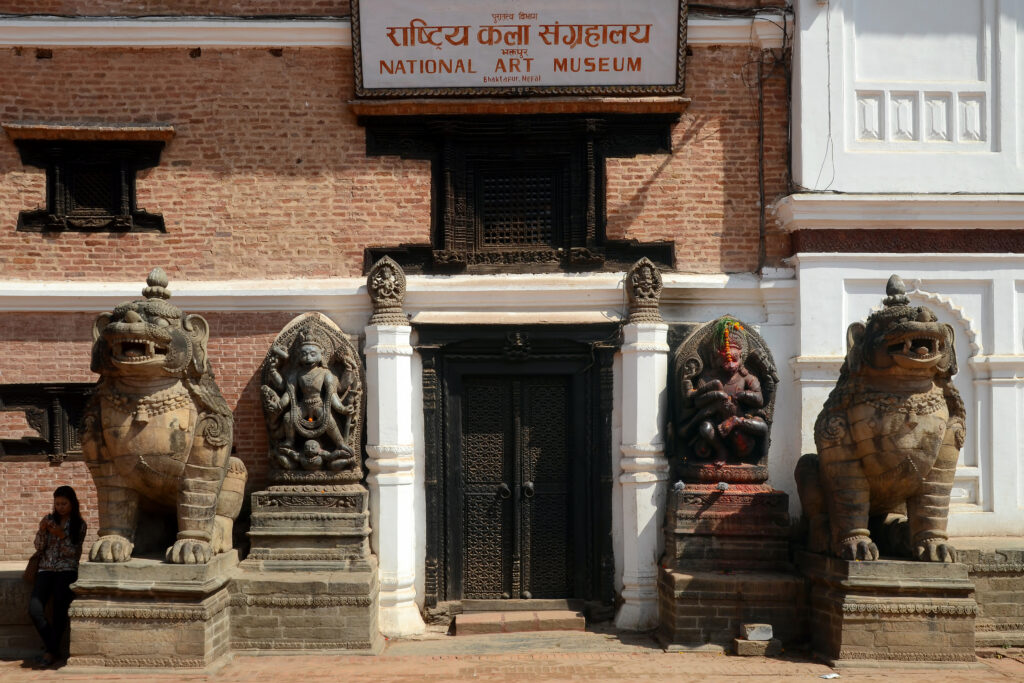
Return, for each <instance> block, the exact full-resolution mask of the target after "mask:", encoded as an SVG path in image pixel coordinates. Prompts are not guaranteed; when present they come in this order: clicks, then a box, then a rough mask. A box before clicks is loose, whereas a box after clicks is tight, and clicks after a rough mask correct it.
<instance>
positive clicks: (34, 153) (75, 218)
mask: <svg viewBox="0 0 1024 683" xmlns="http://www.w3.org/2000/svg"><path fill="white" fill-rule="evenodd" d="M15 142H16V144H17V145H18V151H19V152H20V153H21V160H22V163H24V164H26V165H29V166H36V167H38V168H43V169H46V208H45V209H33V210H28V211H22V212H20V213H19V214H18V230H20V231H25V232H42V231H50V230H74V231H78V232H101V231H117V232H164V219H163V216H161V215H160V214H158V213H150V212H149V211H146V210H145V209H142V208H139V207H138V206H137V205H136V203H135V177H136V174H137V173H138V172H139V171H141V170H143V169H147V168H152V167H154V166H156V165H157V164H158V163H159V162H160V153H161V151H162V150H163V147H164V142H163V140H50V139H38V140H37V139H28V138H25V139H18V140H16V141H15Z"/></svg>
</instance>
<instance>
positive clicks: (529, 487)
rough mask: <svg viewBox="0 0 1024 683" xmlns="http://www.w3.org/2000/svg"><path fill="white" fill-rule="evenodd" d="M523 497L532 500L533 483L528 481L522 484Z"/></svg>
mask: <svg viewBox="0 0 1024 683" xmlns="http://www.w3.org/2000/svg"><path fill="white" fill-rule="evenodd" d="M523 496H524V497H525V498H533V482H532V481H528V482H526V483H525V484H523Z"/></svg>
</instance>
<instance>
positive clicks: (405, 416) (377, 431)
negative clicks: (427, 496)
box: [366, 325, 425, 637]
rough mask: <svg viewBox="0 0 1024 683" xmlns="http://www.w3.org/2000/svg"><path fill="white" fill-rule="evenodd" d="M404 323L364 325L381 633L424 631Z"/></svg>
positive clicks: (409, 370) (408, 359)
mask: <svg viewBox="0 0 1024 683" xmlns="http://www.w3.org/2000/svg"><path fill="white" fill-rule="evenodd" d="M411 334H412V328H411V327H410V326H408V325H369V326H367V328H366V380H367V381H366V384H367V392H366V393H367V397H366V406H367V409H366V452H367V454H368V455H369V460H368V463H367V464H368V467H369V470H370V474H369V476H368V477H367V482H368V483H369V485H370V523H371V525H372V529H373V530H372V533H371V536H370V540H371V544H372V546H373V550H374V552H376V553H377V561H378V563H379V572H380V614H379V625H378V626H379V628H380V632H381V633H383V634H384V635H385V636H388V637H396V636H409V635H414V634H417V633H423V631H424V630H425V626H424V624H423V618H422V617H421V616H420V611H419V608H418V607H417V605H416V512H415V507H414V505H413V499H414V493H415V488H414V483H413V482H414V474H415V459H414V456H413V433H412V396H413V386H412V381H413V380H412V353H413V350H412V346H411V344H410V343H409V337H410V335H411Z"/></svg>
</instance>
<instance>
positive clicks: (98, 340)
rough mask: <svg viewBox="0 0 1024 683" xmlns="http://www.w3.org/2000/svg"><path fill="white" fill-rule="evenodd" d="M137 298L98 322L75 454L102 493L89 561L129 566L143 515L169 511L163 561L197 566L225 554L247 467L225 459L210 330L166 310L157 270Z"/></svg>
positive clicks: (227, 418)
mask: <svg viewBox="0 0 1024 683" xmlns="http://www.w3.org/2000/svg"><path fill="white" fill-rule="evenodd" d="M146 284H147V285H148V286H147V287H146V288H145V289H144V290H143V291H142V294H143V296H144V297H146V298H145V299H137V300H135V301H129V302H125V303H122V304H120V305H118V306H117V307H116V308H115V309H114V310H113V311H112V312H111V313H105V314H103V315H100V316H99V317H98V318H97V319H96V324H95V327H94V328H93V339H94V343H93V349H92V370H93V372H97V373H99V374H100V380H99V383H98V385H97V390H96V392H95V393H94V395H93V398H92V400H91V401H90V403H89V407H88V409H87V411H86V415H85V419H84V424H83V426H84V429H83V436H82V450H83V452H84V455H85V460H86V463H87V464H88V466H89V471H90V472H91V473H92V476H93V479H94V480H95V481H96V487H97V489H98V494H99V517H100V530H99V539H98V540H97V541H96V543H94V544H93V546H92V548H91V549H90V550H89V559H90V560H91V561H93V562H126V561H128V560H129V559H131V556H132V550H133V548H134V544H135V535H136V531H137V528H138V524H139V521H140V508H146V507H157V508H164V509H170V510H173V511H174V512H175V513H176V516H177V536H176V540H175V542H174V544H173V545H172V546H171V547H170V548H168V549H167V552H166V559H167V561H168V562H173V563H176V564H196V563H199V564H202V563H206V562H209V561H210V559H211V558H212V557H213V555H214V554H215V553H218V552H224V551H227V550H230V549H231V532H232V526H233V522H234V519H235V518H236V517H237V516H238V513H239V510H240V509H241V505H242V494H243V489H244V487H245V479H246V470H245V465H243V464H242V461H241V460H239V459H238V458H234V457H231V456H230V452H231V438H232V415H231V410H230V408H228V405H227V403H226V402H225V401H224V398H223V397H222V396H221V394H220V390H219V389H218V388H217V385H216V383H215V382H214V379H213V372H212V371H211V370H210V366H209V363H208V362H207V357H206V344H207V341H208V340H209V336H210V332H209V326H208V324H207V322H206V320H204V319H203V318H202V317H201V316H198V315H182V313H181V311H180V310H179V309H178V308H177V307H176V306H174V305H172V304H170V303H168V302H167V299H168V298H169V297H170V292H169V291H168V290H167V276H166V275H165V274H164V272H163V271H162V270H161V269H159V268H156V269H154V270H153V271H152V272H151V273H150V275H149V278H148V279H147V280H146Z"/></svg>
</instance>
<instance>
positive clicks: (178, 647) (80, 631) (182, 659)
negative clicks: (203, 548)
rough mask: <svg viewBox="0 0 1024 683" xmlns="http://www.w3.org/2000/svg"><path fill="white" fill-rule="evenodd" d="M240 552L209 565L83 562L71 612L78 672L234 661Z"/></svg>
mask: <svg viewBox="0 0 1024 683" xmlns="http://www.w3.org/2000/svg"><path fill="white" fill-rule="evenodd" d="M237 565H238V554H237V553H236V552H235V551H233V550H232V551H231V552H228V553H223V554H221V555H217V556H215V557H214V558H213V560H211V561H210V563H209V564H202V565H180V564H179V565H176V564H167V563H165V562H162V561H160V560H156V559H133V560H130V561H129V562H125V563H123V564H121V563H118V564H108V563H97V562H83V563H82V565H81V566H80V567H79V571H78V581H77V583H75V584H74V586H73V590H74V591H75V595H76V596H77V597H76V599H75V601H74V602H73V603H72V605H71V611H70V617H71V658H70V659H69V660H68V664H69V665H70V666H72V667H105V668H110V667H115V668H117V667H120V668H131V669H137V668H145V669H150V668H181V669H206V668H209V667H211V666H213V665H214V664H216V663H217V662H218V660H220V659H221V658H222V657H224V656H225V655H227V654H228V651H229V648H230V632H231V625H230V622H229V615H230V611H229V609H228V589H227V584H228V580H229V579H230V576H231V573H232V571H233V570H234V569H235V567H236V566H237Z"/></svg>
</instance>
